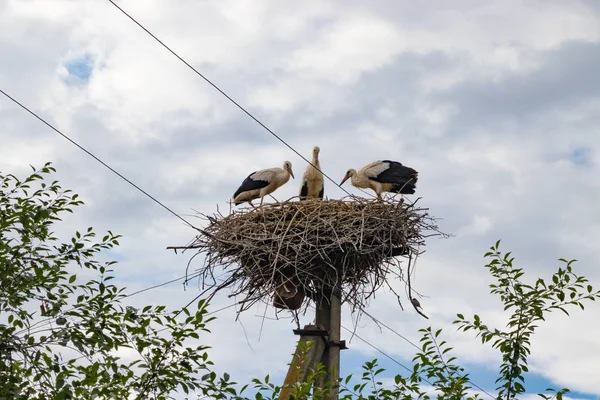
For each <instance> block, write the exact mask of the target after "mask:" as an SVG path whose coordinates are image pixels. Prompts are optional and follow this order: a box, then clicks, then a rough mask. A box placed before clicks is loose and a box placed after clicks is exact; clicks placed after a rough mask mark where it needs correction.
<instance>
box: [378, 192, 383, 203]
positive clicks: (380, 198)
mask: <svg viewBox="0 0 600 400" xmlns="http://www.w3.org/2000/svg"><path fill="white" fill-rule="evenodd" d="M377 201H380V202H382V201H383V198H382V197H381V193H379V192H377Z"/></svg>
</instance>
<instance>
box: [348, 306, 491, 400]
mask: <svg viewBox="0 0 600 400" xmlns="http://www.w3.org/2000/svg"><path fill="white" fill-rule="evenodd" d="M361 312H362V313H364V314H365V315H367V316H368V317H370V318H371V319H372V320H373V321H375V323H377V324H379V325H381V326H383V327H384V328H386V329H388V330H389V331H390V332H392V333H394V334H395V335H396V336H398V337H400V338H402V339H403V340H405V341H406V342H407V343H409V344H410V345H412V346H413V347H414V348H416V349H418V350H419V351H420V350H422V349H421V347H419V346H417V345H416V344H415V343H413V342H412V341H410V340H409V339H408V338H406V337H405V336H403V335H401V334H400V333H398V332H397V331H396V330H395V329H392V328H391V327H390V326H388V325H386V324H385V323H383V321H381V320H380V319H377V318H375V317H374V316H373V315H371V314H369V313H368V312H366V311H365V310H363V309H361ZM344 329H346V328H344ZM354 336H357V335H356V333H354ZM357 337H358V336H357ZM359 339H360V338H359ZM469 383H470V384H471V385H473V386H474V387H476V388H477V389H479V390H481V391H482V392H483V393H485V394H486V395H488V396H489V397H491V398H492V399H495V397H494V396H493V395H491V394H490V393H488V392H487V391H485V389H483V388H482V387H481V386H479V385H477V384H476V383H475V382H473V381H470V380H469Z"/></svg>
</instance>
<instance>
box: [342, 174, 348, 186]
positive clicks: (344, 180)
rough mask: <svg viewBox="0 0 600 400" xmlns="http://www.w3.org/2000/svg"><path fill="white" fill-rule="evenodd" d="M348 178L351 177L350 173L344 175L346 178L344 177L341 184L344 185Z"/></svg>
mask: <svg viewBox="0 0 600 400" xmlns="http://www.w3.org/2000/svg"><path fill="white" fill-rule="evenodd" d="M348 178H350V175H348V174H346V176H344V179H342V182H341V183H340V186H342V185H343V184H344V182H346V181H347V180H348Z"/></svg>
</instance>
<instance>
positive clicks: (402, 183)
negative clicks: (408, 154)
mask: <svg viewBox="0 0 600 400" xmlns="http://www.w3.org/2000/svg"><path fill="white" fill-rule="evenodd" d="M382 162H384V163H387V164H388V165H389V168H388V169H386V170H385V171H382V172H381V173H380V174H379V175H377V176H376V177H374V178H370V179H372V180H374V181H377V182H381V183H391V184H393V187H392V191H393V192H395V193H401V194H414V193H415V189H416V183H417V180H418V179H419V178H418V172H417V171H416V170H414V169H412V168H410V167H406V166H404V165H402V164H401V163H399V162H398V161H392V160H382Z"/></svg>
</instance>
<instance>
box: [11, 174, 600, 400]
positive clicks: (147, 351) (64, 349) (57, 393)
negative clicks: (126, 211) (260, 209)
mask: <svg viewBox="0 0 600 400" xmlns="http://www.w3.org/2000/svg"><path fill="white" fill-rule="evenodd" d="M54 172H55V170H54V168H53V167H52V166H51V165H50V164H46V165H45V166H44V167H43V168H41V169H40V170H38V171H35V170H34V172H33V173H32V174H31V175H30V176H28V177H27V178H26V179H24V180H19V179H18V178H17V177H16V176H14V175H10V174H9V175H4V174H2V173H0V189H1V190H0V399H4V398H7V399H8V398H10V399H23V400H24V399H75V398H77V399H92V398H95V399H122V398H136V399H147V398H153V399H166V398H169V396H171V395H172V394H173V393H174V392H175V391H182V392H185V393H194V394H196V395H198V396H205V397H206V398H211V399H236V400H237V399H242V398H243V397H242V396H243V394H244V392H246V391H248V390H250V389H253V390H254V392H255V394H254V397H255V398H256V399H276V398H279V395H280V394H281V390H282V387H281V386H278V385H276V384H274V383H273V382H272V381H271V379H270V378H269V376H268V375H267V376H266V377H265V378H264V379H263V380H260V379H254V380H253V381H252V382H251V384H249V385H246V386H244V387H242V388H241V390H239V391H238V390H237V384H236V383H235V382H233V381H231V380H230V377H229V375H228V374H224V375H223V376H222V377H218V376H217V374H216V373H215V372H213V371H211V366H212V363H211V362H210V360H209V359H208V348H207V347H206V346H203V345H202V344H199V343H198V340H199V332H208V330H207V328H206V324H207V323H208V322H210V321H211V320H212V318H210V317H209V316H208V315H207V309H206V307H207V304H206V303H205V302H204V301H203V300H200V301H199V302H198V303H197V305H196V309H195V311H190V310H189V309H188V308H183V309H181V310H179V311H167V310H166V309H165V307H164V306H146V307H144V308H143V309H141V310H139V309H135V308H133V307H127V306H125V305H124V300H125V299H126V298H127V297H129V296H128V295H127V294H126V293H125V290H124V289H123V288H119V287H117V286H116V285H114V284H112V283H111V282H110V281H111V280H112V279H113V270H112V269H111V268H112V266H113V265H114V263H113V262H110V261H109V262H101V261H99V260H100V259H101V257H102V256H103V254H104V253H105V252H106V251H107V250H111V249H113V248H115V247H116V246H118V244H119V242H118V239H119V236H118V235H115V234H113V233H111V232H108V233H107V234H106V235H105V236H104V237H102V239H101V240H97V239H96V235H95V233H94V230H93V229H92V228H88V229H87V230H85V231H84V232H83V233H80V232H75V234H74V235H73V237H72V238H71V239H70V240H68V241H66V242H61V241H60V240H59V238H58V237H57V235H56V234H55V233H54V231H53V229H54V226H55V224H57V223H59V222H60V221H61V218H62V216H63V215H64V214H65V213H69V212H72V211H73V209H74V208H75V207H77V206H80V205H81V204H82V202H81V201H80V200H79V199H78V196H77V195H76V194H73V193H72V192H71V191H69V190H63V189H62V188H61V187H60V186H59V184H58V183H57V182H56V181H54V182H51V183H47V181H46V178H47V177H48V176H50V175H51V174H52V173H54ZM499 245H500V242H499V241H498V242H497V243H496V244H495V245H494V246H492V247H491V249H490V251H489V252H488V253H487V254H486V255H485V257H486V258H489V259H491V261H490V262H489V263H488V264H487V265H486V268H487V269H488V270H489V271H490V274H491V275H492V276H493V277H494V278H495V282H494V283H493V284H492V285H490V287H491V293H492V294H494V295H498V296H499V298H500V300H501V301H502V303H503V304H504V309H505V310H506V311H510V317H509V322H508V324H507V326H506V327H505V329H504V330H500V329H497V328H494V329H491V328H488V326H487V325H485V324H484V323H483V321H482V319H481V318H480V317H479V316H478V315H474V316H473V319H472V321H471V320H468V319H466V318H465V317H464V316H463V315H461V314H458V319H457V320H456V321H454V323H455V324H456V325H457V326H458V329H459V330H462V331H469V330H473V331H475V332H476V333H477V336H478V337H480V338H481V341H482V343H483V344H491V346H492V347H493V348H495V349H497V350H498V351H499V352H500V354H501V357H502V358H501V366H500V371H499V376H498V379H497V384H498V387H497V390H498V393H497V398H498V399H507V400H510V399H516V398H517V396H518V395H520V394H522V393H524V392H525V373H527V372H528V366H527V359H528V356H529V355H530V346H531V339H532V336H533V334H534V332H535V330H536V328H537V327H538V325H539V324H540V323H541V322H543V321H544V320H545V317H546V316H547V314H548V313H550V312H553V311H556V310H561V311H563V312H564V313H565V314H567V315H568V307H570V306H579V307H580V308H581V309H584V302H585V301H587V300H595V299H596V298H598V297H600V292H598V291H595V290H594V289H593V288H592V286H591V285H588V281H587V280H586V279H585V278H584V277H582V276H578V275H577V274H575V273H574V272H573V264H574V262H575V260H571V261H567V260H561V262H562V263H564V266H563V267H561V268H559V269H558V271H557V272H556V273H555V274H554V275H552V277H551V281H549V282H546V281H544V280H543V279H538V280H537V281H535V283H533V284H529V283H527V282H525V281H524V275H525V274H524V271H523V269H522V268H517V267H516V266H515V265H514V258H512V257H511V255H510V253H507V254H502V253H501V252H500V250H499ZM420 332H421V333H422V335H423V336H422V339H421V341H420V342H421V351H419V352H418V353H417V354H416V355H415V357H414V358H413V365H412V369H411V370H410V371H409V373H408V374H405V375H402V374H399V375H397V376H396V377H395V378H394V379H393V382H392V381H389V380H386V379H383V378H382V376H383V372H384V370H383V369H382V368H380V367H379V366H378V363H377V360H373V361H371V362H368V363H366V364H365V365H364V366H363V373H362V376H360V377H357V378H354V377H352V376H348V377H346V378H344V379H340V381H339V382H333V383H329V384H328V385H336V386H338V387H339V388H340V398H342V399H348V400H349V399H383V400H391V399H402V400H408V399H431V398H437V399H479V398H483V397H482V396H487V394H485V395H482V394H475V392H476V391H475V390H473V387H474V386H475V385H474V384H473V383H472V382H471V380H470V378H469V376H468V374H466V373H465V371H464V369H462V368H461V367H460V366H459V365H458V364H457V360H456V358H455V357H452V356H451V351H452V348H451V347H449V346H448V344H447V343H446V342H445V341H443V340H441V330H437V331H434V330H432V328H431V327H429V328H425V329H422V330H420ZM192 343H193V345H192ZM123 349H127V350H128V352H129V353H132V354H134V356H133V357H131V358H132V360H131V361H127V360H123V359H121V358H120V357H119V354H120V353H118V351H119V350H123ZM302 351H308V348H306V349H304V350H302ZM128 358H129V357H128ZM324 375H325V370H324V368H323V366H322V365H319V366H318V367H317V368H316V370H315V371H313V372H311V373H310V374H309V375H308V376H307V377H306V379H305V380H304V381H303V382H300V383H297V384H295V385H294V386H293V387H292V388H291V389H292V398H294V399H306V398H312V399H315V400H319V399H325V398H326V396H327V390H326V389H328V387H326V388H325V390H320V389H317V388H315V384H316V383H317V382H320V381H321V380H322V379H323V377H324ZM356 379H357V380H358V381H356ZM567 392H568V390H567V389H561V390H558V391H555V390H552V389H548V391H547V393H545V394H540V396H541V397H542V398H545V399H554V398H556V399H559V400H560V399H561V398H562V396H563V395H564V394H565V393H567Z"/></svg>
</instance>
